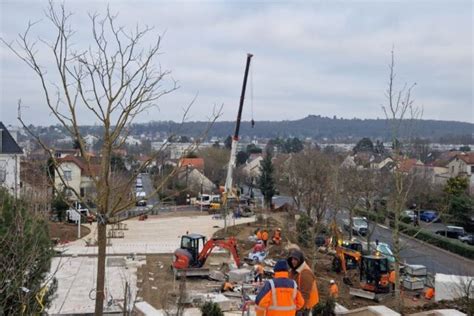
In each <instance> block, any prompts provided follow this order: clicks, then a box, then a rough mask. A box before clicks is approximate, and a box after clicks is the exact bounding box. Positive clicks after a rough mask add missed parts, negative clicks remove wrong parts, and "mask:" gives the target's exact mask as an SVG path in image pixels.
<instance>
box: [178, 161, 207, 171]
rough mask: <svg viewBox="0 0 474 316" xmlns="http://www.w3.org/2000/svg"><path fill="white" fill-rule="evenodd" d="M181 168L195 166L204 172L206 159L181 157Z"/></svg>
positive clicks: (194, 167)
mask: <svg viewBox="0 0 474 316" xmlns="http://www.w3.org/2000/svg"><path fill="white" fill-rule="evenodd" d="M178 166H179V167H180V168H193V169H197V170H199V172H201V173H202V172H204V159H203V158H181V159H180V160H179V162H178Z"/></svg>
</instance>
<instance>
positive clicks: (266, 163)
mask: <svg viewBox="0 0 474 316" xmlns="http://www.w3.org/2000/svg"><path fill="white" fill-rule="evenodd" d="M260 173H261V174H260V178H259V179H258V187H259V189H260V191H261V192H262V194H263V197H264V199H265V204H266V205H267V207H268V208H270V207H271V204H272V197H273V196H274V195H275V180H274V179H273V176H274V168H273V163H272V154H271V152H270V151H269V150H267V153H266V155H265V157H264V158H263V160H262V161H261V162H260Z"/></svg>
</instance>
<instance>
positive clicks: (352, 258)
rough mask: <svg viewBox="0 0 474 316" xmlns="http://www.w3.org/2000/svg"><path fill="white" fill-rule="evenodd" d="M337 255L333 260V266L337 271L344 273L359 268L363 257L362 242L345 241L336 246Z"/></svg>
mask: <svg viewBox="0 0 474 316" xmlns="http://www.w3.org/2000/svg"><path fill="white" fill-rule="evenodd" d="M335 250H336V255H335V256H334V259H333V261H332V268H333V270H334V271H335V272H337V273H339V272H341V271H343V272H344V274H346V273H347V270H349V269H355V268H358V267H359V265H360V260H361V258H362V244H361V243H360V242H357V241H344V242H342V244H341V245H339V244H338V245H337V246H336V247H335Z"/></svg>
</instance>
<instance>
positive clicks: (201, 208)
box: [201, 178, 203, 213]
mask: <svg viewBox="0 0 474 316" xmlns="http://www.w3.org/2000/svg"><path fill="white" fill-rule="evenodd" d="M202 193H203V192H202V178H201V213H202Z"/></svg>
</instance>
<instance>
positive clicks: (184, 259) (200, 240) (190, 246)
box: [173, 234, 206, 269]
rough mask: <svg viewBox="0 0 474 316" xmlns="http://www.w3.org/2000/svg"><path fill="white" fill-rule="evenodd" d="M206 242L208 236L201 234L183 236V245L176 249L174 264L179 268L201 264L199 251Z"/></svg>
mask: <svg viewBox="0 0 474 316" xmlns="http://www.w3.org/2000/svg"><path fill="white" fill-rule="evenodd" d="M205 244H206V236H203V235H200V234H188V235H183V236H181V246H180V248H179V249H177V250H176V251H175V260H174V263H173V266H174V267H176V268H178V269H184V268H188V267H198V266H200V262H199V260H198V258H199V253H200V252H201V250H202V249H203V248H204V245H205Z"/></svg>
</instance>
